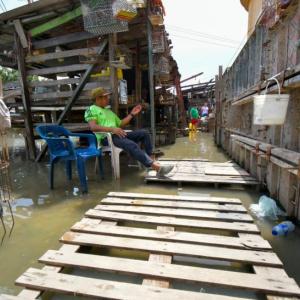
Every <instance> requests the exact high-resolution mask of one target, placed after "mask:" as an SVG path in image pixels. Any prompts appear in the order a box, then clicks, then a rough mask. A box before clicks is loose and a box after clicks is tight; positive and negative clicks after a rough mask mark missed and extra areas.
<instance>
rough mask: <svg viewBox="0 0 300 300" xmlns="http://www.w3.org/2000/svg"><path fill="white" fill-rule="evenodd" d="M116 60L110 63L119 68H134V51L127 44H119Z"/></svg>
mask: <svg viewBox="0 0 300 300" xmlns="http://www.w3.org/2000/svg"><path fill="white" fill-rule="evenodd" d="M115 58H116V59H115V60H113V61H111V62H110V64H111V65H112V66H113V67H115V68H119V69H123V70H125V69H131V68H132V52H131V51H130V49H129V48H128V47H127V46H125V45H118V46H116V47H115Z"/></svg>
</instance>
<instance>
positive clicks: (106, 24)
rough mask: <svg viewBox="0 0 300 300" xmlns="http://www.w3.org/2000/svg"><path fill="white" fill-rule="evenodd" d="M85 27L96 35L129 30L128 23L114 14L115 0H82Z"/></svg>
mask: <svg viewBox="0 0 300 300" xmlns="http://www.w3.org/2000/svg"><path fill="white" fill-rule="evenodd" d="M80 2H81V8H82V16H83V22H84V29H85V30H86V31H88V32H91V33H94V34H96V35H104V34H110V33H115V32H124V31H128V23H127V22H125V21H120V20H117V19H116V18H115V17H114V14H113V0H80Z"/></svg>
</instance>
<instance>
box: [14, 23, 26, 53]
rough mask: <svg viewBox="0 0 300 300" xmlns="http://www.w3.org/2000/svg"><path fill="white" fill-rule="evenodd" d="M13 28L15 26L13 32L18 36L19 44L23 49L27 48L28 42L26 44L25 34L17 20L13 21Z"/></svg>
mask: <svg viewBox="0 0 300 300" xmlns="http://www.w3.org/2000/svg"><path fill="white" fill-rule="evenodd" d="M13 23H14V26H15V30H16V32H17V34H18V36H19V39H20V42H21V44H22V47H23V48H28V42H27V38H26V34H25V32H24V29H23V26H22V24H21V22H20V20H19V19H16V20H14V21H13Z"/></svg>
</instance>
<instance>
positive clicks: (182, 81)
mask: <svg viewBox="0 0 300 300" xmlns="http://www.w3.org/2000/svg"><path fill="white" fill-rule="evenodd" d="M202 74H203V72H201V73H198V74H196V75H193V76H191V77H188V78H186V79H183V80H181V81H180V83H184V82H186V81H188V80H190V79H193V78H195V77H198V76H200V75H202Z"/></svg>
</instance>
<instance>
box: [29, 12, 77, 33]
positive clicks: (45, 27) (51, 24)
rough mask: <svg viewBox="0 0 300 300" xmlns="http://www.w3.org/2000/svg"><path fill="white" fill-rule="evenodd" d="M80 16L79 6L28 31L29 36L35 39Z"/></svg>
mask: <svg viewBox="0 0 300 300" xmlns="http://www.w3.org/2000/svg"><path fill="white" fill-rule="evenodd" d="M81 15H82V12H81V7H80V6H79V7H77V8H76V9H74V10H72V11H69V12H67V13H65V14H63V15H62V16H59V17H57V18H55V19H52V20H50V21H48V22H46V23H44V24H41V25H39V26H37V27H34V28H32V29H31V30H30V31H29V34H30V35H31V36H32V37H36V36H38V35H40V34H42V33H44V32H47V31H49V30H51V29H53V28H56V27H58V26H60V25H62V24H65V23H67V22H69V21H71V20H73V19H76V18H77V17H79V16H81Z"/></svg>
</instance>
